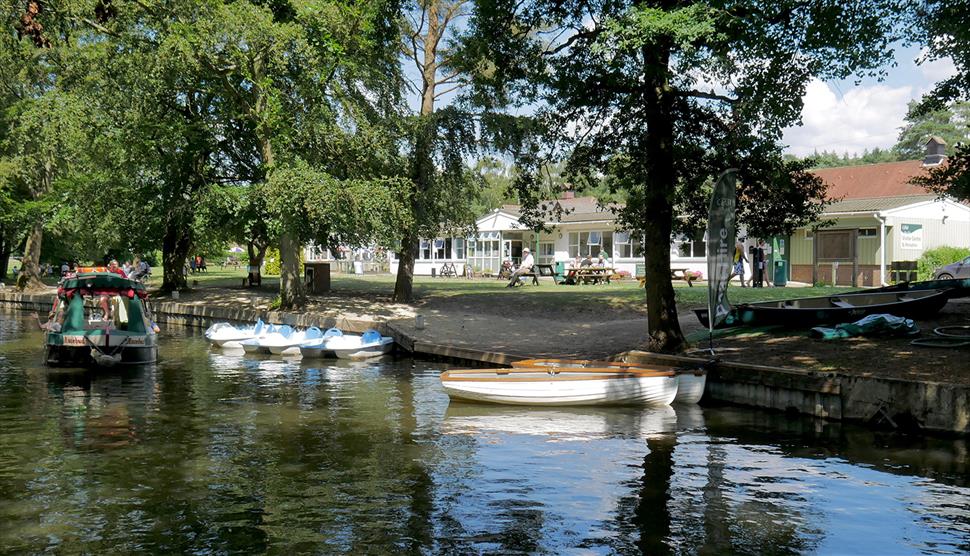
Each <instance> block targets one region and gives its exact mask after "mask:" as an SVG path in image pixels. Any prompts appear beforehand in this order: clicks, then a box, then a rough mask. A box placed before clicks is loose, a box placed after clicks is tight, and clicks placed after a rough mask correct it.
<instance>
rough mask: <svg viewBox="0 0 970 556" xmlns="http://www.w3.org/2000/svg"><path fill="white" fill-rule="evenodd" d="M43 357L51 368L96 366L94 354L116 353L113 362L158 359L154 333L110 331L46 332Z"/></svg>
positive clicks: (137, 361)
mask: <svg viewBox="0 0 970 556" xmlns="http://www.w3.org/2000/svg"><path fill="white" fill-rule="evenodd" d="M44 352H45V360H46V362H47V365H49V366H51V367H85V366H92V365H99V364H100V362H99V360H98V359H97V358H96V357H95V356H94V354H104V355H120V356H121V358H120V360H118V361H116V362H115V363H114V364H120V365H142V364H145V363H154V362H155V361H157V360H158V336H156V335H155V334H125V333H124V332H122V331H117V330H113V331H110V333H109V334H107V335H105V334H103V331H101V330H89V331H84V332H80V331H79V332H74V333H71V332H68V333H63V334H62V333H56V332H49V333H48V334H47V340H46V342H45V350H44Z"/></svg>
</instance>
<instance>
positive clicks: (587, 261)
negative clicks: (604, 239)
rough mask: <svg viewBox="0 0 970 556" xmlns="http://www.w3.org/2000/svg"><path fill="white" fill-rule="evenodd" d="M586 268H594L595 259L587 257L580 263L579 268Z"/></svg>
mask: <svg viewBox="0 0 970 556" xmlns="http://www.w3.org/2000/svg"><path fill="white" fill-rule="evenodd" d="M586 266H593V259H591V258H590V257H589V255H586V256H585V257H583V260H582V261H581V262H580V263H579V268H583V267H586Z"/></svg>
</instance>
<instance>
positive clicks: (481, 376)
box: [441, 367, 677, 406]
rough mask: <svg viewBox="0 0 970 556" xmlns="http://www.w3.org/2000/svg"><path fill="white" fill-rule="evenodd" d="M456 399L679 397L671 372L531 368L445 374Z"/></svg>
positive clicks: (650, 400)
mask: <svg viewBox="0 0 970 556" xmlns="http://www.w3.org/2000/svg"><path fill="white" fill-rule="evenodd" d="M441 384H442V386H444V389H445V392H447V393H448V395H449V396H450V397H451V398H452V399H461V400H469V401H476V402H488V403H500V404H511V405H545V406H564V405H611V404H635V405H647V406H658V405H669V404H670V403H671V402H673V401H674V398H676V397H677V375H676V373H674V372H673V371H672V370H653V369H646V368H628V369H624V368H612V369H610V368H592V367H590V368H580V367H530V368H512V369H467V370H450V371H445V372H444V373H441Z"/></svg>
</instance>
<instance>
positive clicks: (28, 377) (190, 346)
mask: <svg viewBox="0 0 970 556" xmlns="http://www.w3.org/2000/svg"><path fill="white" fill-rule="evenodd" d="M41 339H42V336H41V334H40V333H39V332H38V331H37V330H36V324H33V323H32V321H31V320H29V319H27V318H25V317H24V315H22V314H20V313H10V312H0V553H38V552H56V553H77V552H84V553H130V552H151V553H232V552H237V553H247V554H250V553H259V552H271V553H284V554H297V553H328V554H329V553H367V554H381V553H391V552H417V553H429V554H468V553H503V554H506V553H547V554H602V553H621V554H631V553H646V554H663V553H675V554H696V553H701V554H726V553H740V554H790V553H820V554H879V555H890V554H957V553H966V552H967V551H970V496H968V495H970V478H968V475H967V460H968V454H967V448H966V444H965V443H964V441H962V440H946V439H920V438H913V437H906V436H901V435H895V434H890V433H874V432H872V431H869V430H866V429H861V428H856V427H848V426H840V425H837V424H831V423H820V422H817V421H813V420H809V419H803V418H797V417H786V416H785V415H781V414H772V413H765V412H759V411H752V410H744V409H737V408H703V409H702V408H700V407H676V408H663V409H646V410H644V409H635V408H609V409H556V410H529V409H521V408H500V407H486V406H475V405H458V404H449V402H448V397H447V396H446V395H445V394H444V392H443V391H442V389H441V386H440V383H439V381H438V374H439V372H440V371H441V370H442V369H444V368H445V366H444V365H443V364H441V363H432V362H425V361H417V360H411V359H393V358H389V359H383V360H378V361H368V362H353V363H351V362H342V361H315V362H312V363H301V362H299V361H294V360H282V359H276V358H270V357H265V358H263V357H258V358H253V357H245V356H242V355H241V354H239V355H230V354H224V353H220V352H216V351H212V350H210V349H209V348H208V346H207V345H206V342H205V341H204V339H203V338H202V337H201V335H200V333H199V332H198V331H195V330H187V329H181V330H176V331H169V332H167V333H165V337H164V338H163V341H162V351H161V357H162V361H161V362H160V363H158V364H157V365H156V366H153V367H150V368H142V369H131V370H118V371H100V372H86V371H77V370H74V371H69V370H52V369H47V368H45V367H44V366H43V365H42V364H41V347H40V346H41Z"/></svg>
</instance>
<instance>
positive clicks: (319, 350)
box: [300, 342, 333, 359]
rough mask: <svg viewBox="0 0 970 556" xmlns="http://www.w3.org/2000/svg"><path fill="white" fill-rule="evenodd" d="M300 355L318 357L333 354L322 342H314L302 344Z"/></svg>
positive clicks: (305, 357)
mask: <svg viewBox="0 0 970 556" xmlns="http://www.w3.org/2000/svg"><path fill="white" fill-rule="evenodd" d="M300 355H302V356H303V358H304V359H312V358H320V357H326V356H327V355H333V350H328V349H327V346H326V345H325V344H324V343H322V342H321V343H319V344H314V345H308V346H306V345H304V346H300Z"/></svg>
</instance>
